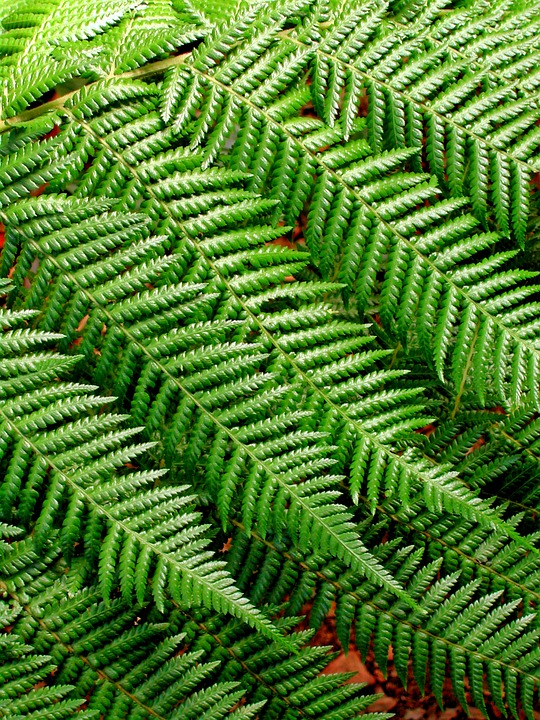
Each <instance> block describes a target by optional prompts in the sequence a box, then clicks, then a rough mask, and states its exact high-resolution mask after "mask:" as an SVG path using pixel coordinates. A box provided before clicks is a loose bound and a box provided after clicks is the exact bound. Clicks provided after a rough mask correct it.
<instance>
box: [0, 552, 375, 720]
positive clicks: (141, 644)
mask: <svg viewBox="0 0 540 720" xmlns="http://www.w3.org/2000/svg"><path fill="white" fill-rule="evenodd" d="M26 545H27V547H26V552H25V553H21V552H20V551H19V549H18V548H17V546H16V545H14V547H13V551H12V553H13V554H14V555H17V556H18V557H17V560H16V561H15V562H13V561H12V562H11V563H10V559H9V555H8V557H7V558H6V561H5V563H4V564H3V565H2V566H1V567H2V586H3V589H5V591H6V592H7V594H8V597H9V601H10V605H11V607H10V606H9V605H8V604H7V603H6V608H7V610H8V611H9V612H10V616H9V618H8V619H7V621H6V622H9V624H10V626H11V630H10V633H9V635H3V636H2V637H5V638H8V639H9V640H8V642H10V643H11V645H13V646H14V647H16V648H19V647H21V646H22V647H24V645H23V642H25V643H28V644H30V643H31V646H32V647H33V648H34V650H35V652H36V653H40V655H39V656H38V657H42V658H50V659H51V661H52V662H53V663H54V665H52V667H54V666H56V667H55V672H54V677H49V678H48V681H49V688H47V691H45V692H47V694H48V695H50V696H51V697H58V696H59V697H61V696H62V695H61V693H62V692H63V693H64V694H67V699H66V700H65V701H64V702H65V703H66V705H68V704H71V706H72V707H73V706H75V704H76V703H80V700H74V699H71V698H77V697H80V696H81V695H82V696H83V697H84V698H85V704H86V709H85V712H84V714H81V715H79V714H77V715H76V717H77V718H79V717H80V718H81V720H84V719H85V718H86V717H88V718H94V717H99V718H102V720H116V719H117V718H118V720H119V719H120V718H127V717H129V718H140V719H141V720H142V719H143V718H163V719H164V718H167V720H176V719H177V718H182V719H185V718H193V719H194V718H199V717H201V716H202V717H204V718H208V720H210V719H212V720H214V719H215V720H217V719H218V718H219V719H220V718H224V717H227V718H231V720H233V719H234V720H247V719H248V718H255V717H257V718H258V719H259V720H270V719H271V718H275V717H285V716H286V717H288V718H291V720H292V719H293V718H302V717H313V718H321V720H322V718H323V717H324V718H325V719H326V718H333V717H335V718H352V717H356V716H357V713H358V712H359V711H361V710H363V709H364V708H366V707H367V706H368V705H369V704H370V703H371V702H372V700H373V699H374V697H373V696H369V695H361V694H360V693H359V690H361V688H362V686H358V685H354V684H353V685H350V684H349V685H344V680H347V679H350V674H348V675H347V674H338V675H327V676H321V677H319V674H320V672H321V670H323V669H324V667H325V665H326V664H327V662H328V659H329V657H328V648H325V647H321V646H315V647H309V646H307V642H308V641H309V639H310V638H311V636H312V633H310V632H305V631H304V632H296V633H291V634H290V636H289V637H290V643H289V645H290V648H292V649H293V652H292V653H291V649H290V648H289V650H287V649H284V648H283V647H282V646H281V645H279V644H275V643H272V642H269V641H268V640H267V639H265V638H264V637H263V636H261V635H260V634H257V633H253V632H252V631H251V630H250V629H249V628H248V627H246V626H245V625H243V624H241V623H240V622H238V621H226V620H224V618H222V617H219V616H216V615H215V614H211V613H208V612H201V611H200V610H196V609H193V608H191V609H189V610H186V609H185V608H180V607H174V605H171V603H170V602H168V603H167V605H166V608H164V612H163V613H160V612H157V611H156V608H155V607H152V606H145V605H141V606H135V607H134V606H132V605H130V604H126V603H125V602H124V601H122V600H121V599H115V600H113V601H112V602H111V603H110V604H109V605H107V606H106V605H104V604H103V602H102V600H101V598H100V595H99V593H98V592H96V590H95V588H92V587H86V586H84V585H82V580H83V578H84V574H85V573H84V568H83V567H82V566H81V567H79V568H77V567H74V568H73V569H72V570H71V571H70V572H69V573H67V575H66V574H65V569H64V568H62V567H61V566H60V567H54V565H50V566H49V567H47V568H43V567H40V568H39V569H38V568H36V567H35V565H34V562H35V555H34V556H33V555H32V552H31V548H30V545H29V544H28V541H27V542H26ZM22 573H25V574H26V576H27V577H29V576H30V577H31V578H32V579H31V580H28V581H27V583H26V584H25V586H24V588H21V585H20V582H19V580H18V578H19V577H20V576H21V574H22ZM295 621H296V619H294V618H293V619H288V620H281V621H280V624H281V629H282V630H283V631H287V630H288V629H289V628H290V627H291V626H292V625H294V624H295ZM50 669H51V665H49V666H48V667H46V668H45V670H43V671H42V675H45V674H46V673H47V672H48V671H50ZM7 670H8V668H7V667H2V671H7ZM66 683H69V684H67V685H66ZM6 691H9V688H6ZM36 692H37V693H38V694H39V692H40V691H36ZM41 692H44V691H41ZM6 695H9V692H6ZM32 699H33V698H32V697H31V696H28V698H27V702H28V704H30V703H31V701H32ZM11 702H12V703H13V701H11ZM16 702H17V701H15V703H13V704H12V705H7V707H8V708H9V710H10V711H11V712H15V711H16V708H17V707H18V706H17V705H16ZM0 707H1V706H0ZM56 707H57V705H55V708H56ZM58 710H59V711H60V707H58ZM39 717H48V716H47V715H45V714H44V715H42V716H39ZM52 717H56V716H52ZM57 717H65V716H64V715H60V714H59V715H58V716H57ZM366 717H367V718H369V720H377V718H380V720H384V718H386V717H387V716H386V715H383V714H376V713H373V714H367V715H366Z"/></svg>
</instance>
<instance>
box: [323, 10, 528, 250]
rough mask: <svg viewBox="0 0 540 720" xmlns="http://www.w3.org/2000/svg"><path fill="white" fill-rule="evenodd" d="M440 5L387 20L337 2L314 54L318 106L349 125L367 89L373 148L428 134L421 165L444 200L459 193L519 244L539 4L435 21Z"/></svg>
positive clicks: (417, 143)
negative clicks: (444, 195)
mask: <svg viewBox="0 0 540 720" xmlns="http://www.w3.org/2000/svg"><path fill="white" fill-rule="evenodd" d="M446 5H447V3H446V2H444V1H443V2H435V3H426V4H425V5H423V6H422V5H421V6H420V9H419V11H418V13H417V14H416V13H413V14H411V13H409V16H408V17H407V16H403V15H402V16H401V17H399V16H398V18H397V19H395V18H389V19H387V18H386V17H385V10H386V7H385V4H384V3H379V2H371V3H357V4H351V3H342V4H341V5H340V7H339V9H337V10H336V12H335V15H334V23H333V25H332V29H331V31H330V32H329V33H328V35H327V36H326V37H325V38H324V39H323V41H322V43H321V44H320V45H319V46H318V48H317V51H316V68H315V73H314V83H313V86H312V87H313V97H314V102H315V103H316V104H317V107H318V109H319V111H320V113H321V117H323V118H324V119H325V120H326V121H327V122H328V123H330V124H333V123H334V122H336V120H337V118H338V116H339V115H340V114H342V115H343V118H344V121H345V123H346V124H347V123H348V122H349V118H350V117H351V116H352V117H354V116H355V114H356V112H355V111H356V108H357V106H358V104H359V101H360V98H361V97H362V94H363V93H364V92H365V93H367V99H368V111H367V118H368V127H369V138H370V142H371V144H372V146H373V148H374V149H375V150H376V151H380V150H383V149H390V148H398V147H415V148H417V149H418V150H419V151H421V150H422V146H423V138H424V137H425V138H426V143H425V149H424V153H425V159H426V161H427V164H428V166H429V169H430V171H431V172H432V173H433V174H434V175H436V176H437V178H438V179H439V181H440V182H441V183H442V184H443V186H444V187H448V189H449V192H450V194H451V195H452V196H454V197H460V196H461V195H462V194H463V192H464V189H465V191H466V192H467V193H468V194H470V195H471V197H472V203H473V209H474V212H475V214H476V215H477V217H478V218H479V219H480V220H481V221H482V222H484V223H486V220H487V218H488V216H489V218H490V219H491V220H494V221H496V223H497V224H498V226H499V228H500V229H501V230H502V231H503V232H505V233H507V232H509V230H510V228H511V229H512V230H513V232H514V234H515V236H516V237H517V239H518V241H519V242H523V238H524V235H525V229H526V222H527V211H528V200H529V180H530V178H531V176H532V173H534V172H536V171H538V162H537V160H536V153H537V151H538V144H539V142H540V134H539V132H538V127H537V121H538V119H539V117H540V111H539V109H538V87H539V82H540V58H539V57H538V52H537V37H538V8H537V7H536V5H534V4H531V6H530V7H527V8H525V9H523V8H521V7H517V6H515V5H514V4H512V3H493V4H491V3H490V4H483V3H472V4H469V5H467V6H466V7H462V8H456V9H452V10H449V11H448V12H445V13H441V12H440V11H441V10H442V9H443V8H444V7H445V6H446ZM396 20H397V21H396ZM343 92H344V93H345V100H344V102H343V105H342V106H340V102H339V98H340V95H341V94H342V93H343ZM416 162H417V166H418V167H417V169H418V170H420V156H419V157H418V159H417V161H416Z"/></svg>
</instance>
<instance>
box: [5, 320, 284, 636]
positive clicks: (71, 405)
mask: <svg viewBox="0 0 540 720" xmlns="http://www.w3.org/2000/svg"><path fill="white" fill-rule="evenodd" d="M34 315H35V312H34V311H32V310H20V311H9V310H3V311H2V312H1V313H0V325H1V326H2V330H3V332H2V335H1V336H0V356H1V357H2V366H1V370H0V397H1V400H2V403H1V406H0V418H1V424H0V457H1V461H2V482H1V485H0V509H1V517H2V519H3V520H4V521H7V522H9V521H11V520H12V519H13V518H16V519H17V521H18V522H21V523H23V524H25V525H26V526H30V527H32V531H33V537H34V542H35V543H36V546H37V547H38V548H40V547H45V546H46V544H47V541H48V539H49V537H50V535H51V532H52V531H53V530H54V529H55V527H57V526H58V525H60V526H61V532H60V536H59V544H60V547H61V548H62V550H63V552H64V555H65V557H66V558H68V559H70V558H72V557H73V555H74V553H75V548H76V546H77V545H78V544H80V543H81V542H83V543H84V551H85V554H86V557H87V558H88V559H89V560H90V561H91V562H93V563H95V564H96V565H97V566H98V574H99V580H100V587H101V592H102V593H103V595H104V596H105V597H106V598H108V597H110V595H111V591H112V589H113V587H114V586H115V585H116V584H117V582H118V578H119V583H120V588H121V592H122V595H123V596H124V597H125V598H126V599H129V598H131V597H132V596H133V595H136V596H137V597H138V598H139V600H140V601H142V600H143V599H144V598H145V597H146V596H147V593H148V592H149V587H148V583H149V582H151V594H152V595H153V597H154V599H155V601H156V603H157V604H158V606H160V607H161V606H162V605H163V602H164V599H163V597H164V592H165V590H166V589H167V590H168V591H169V592H171V593H172V595H173V596H174V597H176V598H177V599H178V601H182V602H184V603H193V604H195V605H206V606H207V607H210V608H215V609H216V610H219V611H220V612H231V613H233V614H235V615H238V616H239V617H242V618H243V619H244V620H246V621H247V622H252V623H253V624H254V625H255V626H257V627H259V629H260V630H261V631H263V632H269V633H271V634H272V633H274V632H275V631H274V629H273V628H272V625H271V624H270V622H269V621H268V620H267V619H266V618H265V617H264V616H263V615H262V614H261V613H259V612H258V611H257V610H255V609H254V608H253V607H252V606H251V605H250V603H249V602H248V601H247V600H246V599H245V598H243V597H242V596H241V594H240V593H239V592H238V590H237V589H236V588H235V587H234V585H233V583H232V580H231V578H230V576H229V575H228V574H227V572H225V570H224V568H223V562H222V561H219V560H217V559H215V558H214V556H213V553H212V552H211V551H210V550H209V549H208V545H209V539H208V533H207V530H208V525H206V524H204V523H201V513H200V512H199V511H197V510H196V509H195V507H194V506H195V501H196V497H195V495H194V494H193V493H190V492H189V487H188V486H186V485H180V486H177V485H176V486H171V485H168V484H166V483H164V482H163V480H164V477H163V476H164V472H165V471H164V470H163V469H155V466H154V467H152V466H150V467H149V468H148V469H140V470H135V471H129V469H128V468H130V467H135V466H133V465H131V463H132V462H134V461H136V458H139V457H141V456H143V457H142V458H141V459H142V461H143V462H144V453H146V452H147V451H148V450H149V449H151V448H152V447H153V445H154V443H148V442H146V443H141V442H139V443H137V442H136V441H135V436H136V435H137V434H138V433H139V431H140V430H141V428H124V427H122V425H123V424H124V422H125V420H126V416H125V415H121V414H118V413H108V414H107V413H103V412H102V410H103V407H104V405H106V403H107V402H109V398H105V397H103V396H100V395H96V394H95V393H94V391H95V390H96V387H95V386H92V385H83V384H80V383H72V382H60V381H58V376H59V375H62V374H65V373H66V372H67V371H68V370H69V369H70V368H71V367H73V364H74V359H73V358H69V357H67V356H63V355H60V354H58V353H51V352H47V351H43V350H42V348H43V347H44V346H45V345H46V343H47V342H48V343H50V342H52V341H55V340H56V341H57V340H59V339H60V338H61V335H58V334H55V333H47V332H40V331H34V330H30V329H28V328H26V327H24V326H25V324H26V323H27V322H28V321H29V320H30V319H31V318H32V317H33V316H34Z"/></svg>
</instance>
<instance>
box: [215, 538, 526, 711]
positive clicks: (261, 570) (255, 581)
mask: <svg viewBox="0 0 540 720" xmlns="http://www.w3.org/2000/svg"><path fill="white" fill-rule="evenodd" d="M449 530H450V528H449ZM465 542H466V541H465ZM478 544H479V543H478ZM377 554H378V557H380V559H381V560H383V561H384V560H385V564H386V565H387V567H388V568H389V569H390V570H391V572H392V573H393V574H395V576H396V577H397V578H399V579H400V581H401V582H403V584H404V586H405V587H406V588H407V590H408V592H409V593H410V594H411V596H412V597H414V598H415V599H416V600H417V602H418V606H419V609H418V610H416V611H411V610H410V609H408V608H407V607H406V606H405V605H404V604H403V603H402V602H401V601H399V600H397V601H396V600H395V599H393V598H392V597H391V596H390V595H388V593H386V592H385V591H384V590H383V591H379V590H377V589H376V588H375V587H374V586H373V585H372V584H370V583H367V582H365V583H359V582H358V579H357V578H356V577H355V576H354V574H353V573H351V572H350V571H348V570H346V569H345V568H344V567H343V565H340V563H339V562H337V561H336V560H335V559H331V558H330V557H328V556H324V555H308V554H307V553H306V552H303V553H302V552H299V551H298V550H295V549H289V548H288V547H287V545H286V544H284V543H282V542H272V541H268V540H266V541H264V542H263V541H262V539H261V538H260V537H258V536H257V535H256V534H254V537H253V539H251V541H250V539H249V536H248V535H246V534H244V533H243V532H239V533H237V534H236V536H235V538H234V541H233V546H232V549H231V551H230V559H229V567H230V568H231V571H232V572H233V574H235V575H237V576H238V582H239V584H240V586H241V587H243V588H245V589H246V590H247V589H248V588H249V587H250V585H251V596H252V597H253V598H254V599H256V600H257V601H258V602H261V600H263V599H264V600H266V601H267V602H270V603H274V602H279V601H281V600H282V599H283V597H287V598H288V602H287V607H288V612H290V613H293V614H294V613H295V612H296V611H297V609H298V608H299V607H301V606H302V605H303V604H305V603H306V602H309V603H310V604H311V615H310V620H311V624H312V627H314V628H318V627H319V625H320V624H321V623H322V621H323V620H324V617H325V616H326V614H327V613H328V612H329V610H330V607H331V605H332V604H333V603H335V614H336V627H337V632H338V636H339V639H340V642H341V644H342V645H343V647H344V648H348V647H349V642H350V635H351V630H352V627H353V626H354V627H355V642H356V645H357V647H358V648H359V650H360V652H361V653H362V655H364V657H365V656H366V655H367V652H368V650H369V648H370V646H371V642H373V649H374V652H375V660H376V662H377V664H378V666H379V667H380V668H381V670H382V671H383V672H386V667H387V663H388V656H389V650H390V646H392V651H393V660H394V665H395V667H396V670H397V672H398V674H399V677H400V679H401V681H402V682H403V684H404V685H405V686H407V683H408V673H409V667H408V666H409V662H412V669H413V674H414V679H415V680H416V682H417V684H418V685H419V687H420V689H421V690H422V691H424V689H425V686H426V678H427V671H428V669H429V677H430V683H431V688H432V690H433V692H434V693H435V695H436V697H437V698H438V700H439V703H440V705H441V706H442V688H443V684H444V681H445V676H446V664H447V662H449V665H450V679H451V681H452V688H453V691H454V693H455V695H456V697H457V698H458V700H459V702H460V703H461V704H462V706H463V707H464V708H467V699H466V694H465V693H466V687H467V684H466V679H468V682H469V683H470V688H471V693H472V696H473V701H474V703H475V704H476V705H477V707H480V708H482V709H483V711H484V712H486V713H487V710H486V707H485V704H484V697H483V693H484V685H483V677H485V676H487V678H488V686H489V691H490V694H491V697H492V698H493V700H494V702H495V703H496V704H497V707H498V708H499V710H500V711H501V712H502V713H505V714H506V713H507V712H508V711H510V712H511V713H512V714H513V715H514V717H516V718H517V717H518V715H517V706H516V695H517V692H518V688H519V687H521V694H522V698H523V700H524V702H523V706H524V708H525V710H526V713H527V716H528V717H532V713H533V707H534V705H535V697H536V693H537V690H535V688H537V687H538V682H539V680H540V656H539V655H538V647H537V645H538V633H539V630H538V627H537V624H536V623H535V621H534V615H532V614H531V615H524V616H522V615H520V614H519V613H518V612H516V611H517V610H518V608H519V607H520V605H521V603H522V602H524V601H523V598H522V597H520V596H518V597H517V598H516V599H513V600H510V601H508V602H506V603H503V602H500V599H501V597H502V594H503V590H502V589H495V590H489V589H484V590H482V589H481V586H482V584H483V581H482V579H481V578H478V579H473V580H472V581H469V582H467V581H466V580H465V581H461V580H460V572H459V571H457V572H453V573H445V574H442V575H441V565H442V563H443V560H442V558H439V559H438V560H436V561H434V562H429V561H427V562H426V561H425V560H423V555H424V548H423V547H419V548H418V550H415V551H413V550H412V548H411V546H408V547H404V546H403V545H402V546H399V545H398V544H397V543H396V541H392V542H391V543H389V544H387V545H381V546H379V548H378V553H377ZM500 554H501V555H502V551H501V553H500ZM507 558H508V555H507ZM493 564H494V567H497V563H496V561H494V563H493ZM497 648H499V649H502V648H504V649H505V650H506V649H508V652H507V653H506V655H505V658H504V659H502V658H501V656H500V655H499V652H498V650H497ZM510 648H511V649H510ZM503 688H504V689H503ZM503 698H505V699H503Z"/></svg>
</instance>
